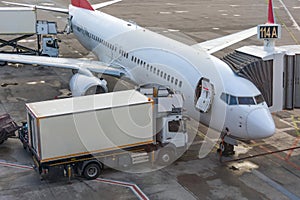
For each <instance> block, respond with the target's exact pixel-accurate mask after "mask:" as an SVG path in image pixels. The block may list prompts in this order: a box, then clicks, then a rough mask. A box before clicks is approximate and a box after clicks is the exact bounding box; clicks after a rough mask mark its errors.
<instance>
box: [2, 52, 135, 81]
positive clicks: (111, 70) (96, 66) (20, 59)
mask: <svg viewBox="0 0 300 200" xmlns="http://www.w3.org/2000/svg"><path fill="white" fill-rule="evenodd" d="M0 61H6V62H11V63H23V64H30V65H33V64H36V65H41V66H47V67H56V68H64V69H74V70H78V71H79V73H82V74H86V75H88V76H90V75H91V73H90V72H96V73H100V74H106V75H111V76H115V77H122V76H124V75H125V76H128V77H129V75H128V73H127V72H126V71H125V70H124V69H122V68H117V67H112V66H108V65H107V64H106V63H103V62H99V61H91V60H80V59H74V58H54V57H40V56H27V55H18V54H0Z"/></svg>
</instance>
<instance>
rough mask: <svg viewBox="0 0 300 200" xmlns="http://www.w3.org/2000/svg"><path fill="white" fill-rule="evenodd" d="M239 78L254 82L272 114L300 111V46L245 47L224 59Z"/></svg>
mask: <svg viewBox="0 0 300 200" xmlns="http://www.w3.org/2000/svg"><path fill="white" fill-rule="evenodd" d="M223 61H224V62H226V63H227V64H228V65H229V66H230V67H231V69H232V70H233V71H234V72H235V73H236V74H237V75H239V76H241V77H244V78H246V79H248V80H250V81H251V82H253V83H254V84H255V85H256V87H257V88H258V89H259V90H260V91H261V93H262V95H263V96H264V98H265V100H266V102H267V104H268V106H269V108H270V110H271V112H276V111H280V110H282V109H293V108H300V46H299V45H297V46H296V45H295V46H282V47H275V48H274V50H272V51H270V50H268V49H265V48H264V47H259V46H245V47H242V48H240V49H237V50H236V51H235V52H233V53H231V54H229V55H226V56H225V57H223Z"/></svg>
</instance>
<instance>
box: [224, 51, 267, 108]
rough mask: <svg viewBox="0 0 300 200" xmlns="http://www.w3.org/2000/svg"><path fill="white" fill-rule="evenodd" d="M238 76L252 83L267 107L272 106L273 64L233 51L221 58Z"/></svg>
mask: <svg viewBox="0 0 300 200" xmlns="http://www.w3.org/2000/svg"><path fill="white" fill-rule="evenodd" d="M222 60H223V61H224V62H226V63H227V64H228V65H229V66H230V67H231V69H232V70H233V71H234V72H235V73H236V74H237V75H239V76H241V77H243V78H246V79H248V80H250V81H251V82H253V83H254V84H255V85H256V87H257V88H258V89H259V90H260V92H261V93H262V95H263V96H264V98H265V100H266V102H267V104H268V106H272V105H273V101H272V95H273V94H272V93H273V91H272V89H273V87H272V85H273V62H272V61H270V60H269V61H263V60H262V59H261V58H258V57H255V56H252V55H248V54H245V53H241V52H238V51H235V52H233V53H231V54H228V55H226V56H225V57H223V58H222Z"/></svg>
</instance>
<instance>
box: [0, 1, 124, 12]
mask: <svg viewBox="0 0 300 200" xmlns="http://www.w3.org/2000/svg"><path fill="white" fill-rule="evenodd" d="M120 1H122V0H113V1H107V2H103V3H98V4H94V5H92V7H93V8H94V9H95V10H96V9H99V8H104V7H106V6H109V5H112V4H115V3H118V2H120ZM2 3H4V4H8V5H15V6H24V7H31V8H37V9H40V10H47V11H53V12H59V13H64V14H68V13H69V9H66V8H56V7H50V6H38V5H33V4H25V3H15V2H9V1H2Z"/></svg>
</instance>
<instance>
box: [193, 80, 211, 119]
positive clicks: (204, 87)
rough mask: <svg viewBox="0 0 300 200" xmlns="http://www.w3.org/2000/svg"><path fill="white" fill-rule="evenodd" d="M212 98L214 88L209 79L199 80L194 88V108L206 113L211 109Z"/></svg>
mask: <svg viewBox="0 0 300 200" xmlns="http://www.w3.org/2000/svg"><path fill="white" fill-rule="evenodd" d="M213 96H214V86H213V84H211V83H210V82H209V79H206V78H201V79H200V81H199V83H198V86H197V88H196V105H195V106H196V108H197V109H198V110H200V111H201V112H205V113H207V112H208V111H209V109H210V108H211V104H212V102H213Z"/></svg>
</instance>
